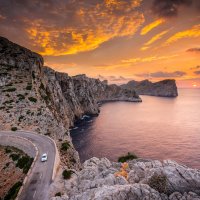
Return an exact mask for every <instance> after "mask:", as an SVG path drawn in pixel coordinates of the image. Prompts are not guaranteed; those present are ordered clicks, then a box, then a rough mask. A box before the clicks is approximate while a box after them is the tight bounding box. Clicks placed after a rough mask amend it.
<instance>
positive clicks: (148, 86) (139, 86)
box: [121, 79, 178, 97]
mask: <svg viewBox="0 0 200 200" xmlns="http://www.w3.org/2000/svg"><path fill="white" fill-rule="evenodd" d="M121 87H122V88H124V89H129V90H135V91H136V92H137V94H139V95H150V96H159V97H177V96H178V90H177V86H176V81H175V80H173V79H166V80H162V81H159V82H155V83H152V82H151V81H149V80H144V81H134V80H133V81H129V82H128V83H127V84H123V85H121Z"/></svg>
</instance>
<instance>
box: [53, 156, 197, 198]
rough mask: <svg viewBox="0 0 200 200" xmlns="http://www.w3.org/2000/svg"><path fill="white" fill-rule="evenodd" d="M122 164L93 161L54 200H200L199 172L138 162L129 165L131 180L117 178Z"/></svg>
mask: <svg viewBox="0 0 200 200" xmlns="http://www.w3.org/2000/svg"><path fill="white" fill-rule="evenodd" d="M120 167H121V163H115V162H110V161H109V160H108V159H106V158H102V159H98V158H91V159H90V160H87V161H86V162H85V163H84V164H83V169H82V170H81V171H80V172H78V173H77V174H74V175H73V177H72V178H71V179H70V180H67V181H66V182H65V191H64V194H63V196H62V197H54V198H52V200H86V199H87V200H104V199H113V200H118V199H119V200H129V199H130V200H132V199H138V200H139V199H149V200H151V199H156V200H168V199H169V200H186V199H188V200H189V199H191V200H192V199H193V200H194V199H195V200H199V199H200V196H199V195H200V170H196V169H190V168H188V167H186V166H183V165H179V164H177V163H176V162H174V161H170V160H165V161H163V162H160V161H152V160H143V159H136V160H132V161H129V162H128V169H127V173H128V178H127V179H126V178H124V177H123V176H115V173H116V172H118V171H119V170H120Z"/></svg>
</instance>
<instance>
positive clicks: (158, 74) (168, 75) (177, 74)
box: [136, 71, 186, 78]
mask: <svg viewBox="0 0 200 200" xmlns="http://www.w3.org/2000/svg"><path fill="white" fill-rule="evenodd" d="M184 75H186V72H183V71H175V72H162V71H159V72H154V73H143V74H136V76H139V77H149V78H172V77H173V78H177V77H182V76H184Z"/></svg>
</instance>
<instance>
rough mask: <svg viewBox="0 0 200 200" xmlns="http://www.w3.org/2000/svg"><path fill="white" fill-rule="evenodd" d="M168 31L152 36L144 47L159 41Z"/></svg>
mask: <svg viewBox="0 0 200 200" xmlns="http://www.w3.org/2000/svg"><path fill="white" fill-rule="evenodd" d="M168 32H169V30H166V31H162V32H161V33H158V34H157V35H155V36H153V37H152V38H151V39H150V40H149V41H148V42H146V43H145V44H144V46H149V45H151V44H152V43H154V42H155V41H157V40H159V39H161V38H162V37H163V36H164V35H165V34H166V33H168Z"/></svg>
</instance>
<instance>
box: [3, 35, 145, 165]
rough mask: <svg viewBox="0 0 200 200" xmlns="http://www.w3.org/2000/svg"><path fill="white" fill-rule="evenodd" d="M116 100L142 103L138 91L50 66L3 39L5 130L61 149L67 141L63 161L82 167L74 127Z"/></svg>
mask: <svg viewBox="0 0 200 200" xmlns="http://www.w3.org/2000/svg"><path fill="white" fill-rule="evenodd" d="M110 100H124V101H134V102H135V101H136V102H137V101H141V99H140V98H139V96H138V95H137V94H136V92H135V91H132V90H131V91H130V90H127V89H122V88H120V87H119V86H116V85H107V84H106V83H105V82H101V81H100V80H98V79H92V78H88V77H86V76H85V75H78V76H74V77H70V76H68V74H65V73H59V72H56V71H54V70H53V69H51V68H49V67H44V66H43V58H42V56H40V55H39V54H37V53H34V52H32V51H30V50H28V49H26V48H24V47H21V46H19V45H17V44H14V43H12V42H10V41H9V40H7V39H6V38H3V37H0V129H1V130H17V129H24V130H31V131H35V132H37V133H41V134H45V135H48V136H50V137H52V138H54V139H55V140H56V142H57V144H58V146H61V145H62V143H66V144H67V145H68V150H67V152H65V151H61V155H63V159H62V161H63V163H64V164H65V165H68V166H71V165H77V166H78V165H79V158H78V154H77V152H76V151H75V150H74V148H73V145H72V143H71V138H70V136H69V127H70V126H73V124H74V121H75V120H76V119H79V118H81V117H82V116H83V115H84V114H89V115H90V114H91V115H96V114H98V113H99V107H98V102H99V101H110ZM64 155H65V156H64ZM74 158H75V159H74ZM72 161H73V162H72ZM73 167H74V166H73Z"/></svg>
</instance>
